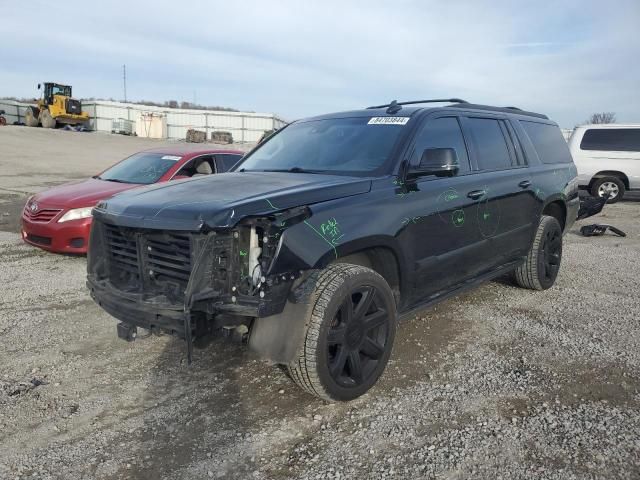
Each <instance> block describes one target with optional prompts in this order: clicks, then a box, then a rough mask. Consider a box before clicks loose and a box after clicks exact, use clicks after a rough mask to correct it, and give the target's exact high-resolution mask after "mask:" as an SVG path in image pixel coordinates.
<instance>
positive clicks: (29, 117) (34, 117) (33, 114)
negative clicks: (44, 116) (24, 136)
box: [24, 107, 40, 127]
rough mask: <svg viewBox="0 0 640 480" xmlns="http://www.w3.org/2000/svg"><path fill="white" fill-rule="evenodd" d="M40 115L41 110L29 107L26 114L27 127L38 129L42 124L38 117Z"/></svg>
mask: <svg viewBox="0 0 640 480" xmlns="http://www.w3.org/2000/svg"><path fill="white" fill-rule="evenodd" d="M39 115H40V109H38V108H36V107H27V111H26V112H24V124H25V125H26V126H27V127H37V126H38V124H39V123H40V122H39V121H38V116H39Z"/></svg>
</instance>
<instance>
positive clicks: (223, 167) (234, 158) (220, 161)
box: [216, 153, 242, 173]
mask: <svg viewBox="0 0 640 480" xmlns="http://www.w3.org/2000/svg"><path fill="white" fill-rule="evenodd" d="M241 158H242V155H232V154H230V153H222V154H218V155H216V160H217V163H216V165H217V166H218V173H222V172H226V171H228V170H229V169H230V168H231V167H233V166H234V165H235V164H236V163H238V160H240V159H241Z"/></svg>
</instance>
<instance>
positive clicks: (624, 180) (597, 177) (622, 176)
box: [589, 170, 629, 190]
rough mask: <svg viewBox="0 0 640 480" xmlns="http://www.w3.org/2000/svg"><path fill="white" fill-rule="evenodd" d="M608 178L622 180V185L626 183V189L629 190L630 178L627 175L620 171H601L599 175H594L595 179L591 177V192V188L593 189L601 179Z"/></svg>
mask: <svg viewBox="0 0 640 480" xmlns="http://www.w3.org/2000/svg"><path fill="white" fill-rule="evenodd" d="M606 177H617V178H619V179H620V180H622V183H624V187H625V188H626V189H627V190H629V177H627V175H626V174H624V173H622V172H621V171H619V170H601V171H599V172H598V173H596V174H595V175H593V177H591V180H590V181H589V190H591V188H592V187H593V184H594V183H596V182H597V181H598V180H600V179H601V178H606Z"/></svg>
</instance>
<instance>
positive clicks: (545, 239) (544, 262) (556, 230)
mask: <svg viewBox="0 0 640 480" xmlns="http://www.w3.org/2000/svg"><path fill="white" fill-rule="evenodd" d="M561 261H562V228H561V227H560V223H559V222H558V220H557V219H556V218H555V217H550V216H548V215H543V216H542V218H540V224H539V225H538V230H537V231H536V236H535V239H534V240H533V245H532V246H531V249H529V253H528V254H527V259H526V261H525V262H524V263H523V264H522V265H520V266H519V267H518V268H516V269H515V272H514V273H515V280H516V283H517V284H518V285H519V286H521V287H522V288H529V289H531V290H546V289H547V288H549V287H551V286H553V284H554V283H555V281H556V278H557V276H558V272H559V271H560V262H561Z"/></svg>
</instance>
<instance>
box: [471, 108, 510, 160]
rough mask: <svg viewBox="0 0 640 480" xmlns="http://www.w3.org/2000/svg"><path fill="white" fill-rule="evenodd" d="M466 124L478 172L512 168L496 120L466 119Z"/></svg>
mask: <svg viewBox="0 0 640 480" xmlns="http://www.w3.org/2000/svg"><path fill="white" fill-rule="evenodd" d="M467 124H468V125H469V130H470V132H471V136H472V138H473V143H474V145H475V150H476V154H477V157H478V169H479V170H504V169H506V168H512V166H513V164H512V161H511V155H510V154H509V147H507V142H506V140H505V138H504V134H503V133H502V128H501V127H500V123H499V121H498V120H494V119H492V118H468V119H467Z"/></svg>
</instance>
